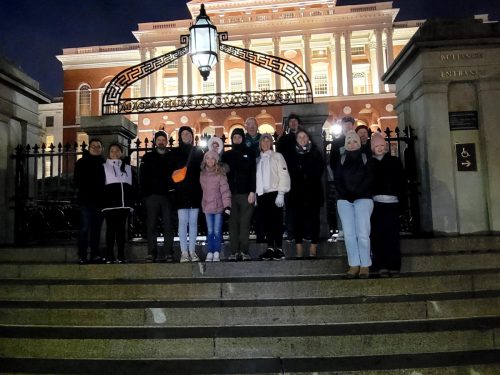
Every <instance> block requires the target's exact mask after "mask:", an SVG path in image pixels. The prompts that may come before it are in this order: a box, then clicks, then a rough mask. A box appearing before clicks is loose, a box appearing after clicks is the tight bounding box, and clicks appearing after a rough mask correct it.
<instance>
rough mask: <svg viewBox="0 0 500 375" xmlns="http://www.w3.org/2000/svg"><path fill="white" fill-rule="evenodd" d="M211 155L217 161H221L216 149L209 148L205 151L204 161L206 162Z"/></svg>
mask: <svg viewBox="0 0 500 375" xmlns="http://www.w3.org/2000/svg"><path fill="white" fill-rule="evenodd" d="M209 157H211V158H212V159H215V162H216V163H218V162H219V154H218V153H217V152H215V151H212V150H209V151H207V152H205V155H203V161H204V162H206V161H207V158H209Z"/></svg>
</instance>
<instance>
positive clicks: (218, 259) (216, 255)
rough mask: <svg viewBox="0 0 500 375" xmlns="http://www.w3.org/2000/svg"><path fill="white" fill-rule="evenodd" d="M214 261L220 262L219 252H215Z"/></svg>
mask: <svg viewBox="0 0 500 375" xmlns="http://www.w3.org/2000/svg"><path fill="white" fill-rule="evenodd" d="M213 261H214V262H220V256H219V252H218V251H215V252H214V258H213Z"/></svg>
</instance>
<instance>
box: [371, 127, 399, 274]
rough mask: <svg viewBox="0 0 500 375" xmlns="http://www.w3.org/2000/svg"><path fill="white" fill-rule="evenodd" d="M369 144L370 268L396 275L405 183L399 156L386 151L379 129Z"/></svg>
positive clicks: (381, 272)
mask: <svg viewBox="0 0 500 375" xmlns="http://www.w3.org/2000/svg"><path fill="white" fill-rule="evenodd" d="M371 148H372V152H373V159H372V160H373V164H374V181H373V191H372V192H373V203H374V206H373V214H372V217H371V222H372V232H371V249H372V260H373V267H372V268H373V269H374V270H375V271H378V272H379V274H380V276H381V277H388V276H389V275H391V276H398V275H399V271H400V269H401V249H400V245H399V228H400V224H399V212H400V211H401V210H400V206H401V204H402V199H401V196H402V194H403V192H404V186H405V181H404V174H403V166H402V165H401V161H400V160H399V158H397V157H395V156H391V155H390V154H389V153H388V152H387V142H386V141H385V139H384V137H383V136H382V135H381V134H380V133H374V134H373V135H372V139H371Z"/></svg>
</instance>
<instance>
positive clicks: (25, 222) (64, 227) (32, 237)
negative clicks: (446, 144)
mask: <svg viewBox="0 0 500 375" xmlns="http://www.w3.org/2000/svg"><path fill="white" fill-rule="evenodd" d="M385 134H386V140H387V142H388V144H389V146H390V150H391V154H393V155H394V156H398V157H399V158H400V159H401V160H402V162H403V165H404V170H405V177H406V182H407V184H406V201H405V202H403V205H404V206H405V207H407V208H406V209H405V212H404V214H403V215H402V216H401V219H402V220H401V221H402V223H401V231H402V232H404V233H413V234H416V233H417V232H418V229H419V227H420V217H419V209H418V187H419V184H418V181H417V173H416V160H415V152H414V143H415V141H416V139H417V138H416V136H415V135H414V134H413V132H412V131H411V130H410V129H407V130H405V131H404V132H400V130H399V129H398V128H396V130H395V132H391V131H390V130H389V129H387V130H386V131H385ZM277 136H278V135H277V134H276V133H275V134H274V138H275V140H276V139H277ZM323 136H324V137H323V139H324V148H325V153H326V160H329V146H330V144H331V139H327V138H328V137H327V134H323ZM209 138H210V136H208V135H203V136H201V137H198V136H197V137H195V144H196V145H200V147H201V146H203V148H204V147H206V146H205V145H206V142H207V141H208V140H209ZM221 139H222V140H223V142H224V147H225V148H230V147H231V145H230V144H228V143H227V142H226V141H227V139H226V137H225V136H222V137H221ZM174 142H175V141H174V139H173V138H170V140H169V145H168V147H169V148H172V147H174ZM153 147H154V144H153V142H152V141H149V140H148V139H145V140H144V142H141V141H139V140H136V141H133V142H132V141H129V145H128V155H129V157H130V164H131V166H132V168H133V171H134V172H135V173H136V174H137V175H139V173H140V161H141V158H142V156H143V155H144V154H145V153H146V152H148V151H151V150H152V149H153ZM86 148H87V145H86V144H85V143H82V144H81V145H78V144H76V143H75V144H67V145H65V146H63V145H61V144H59V145H58V146H54V145H52V144H51V145H49V146H46V145H45V144H42V145H41V146H38V145H34V146H30V145H27V146H18V147H17V148H16V150H15V153H14V155H12V158H13V159H14V160H15V168H16V170H15V178H16V180H15V197H14V203H15V242H16V244H27V243H38V244H40V243H58V242H61V241H65V240H71V241H76V234H77V229H78V227H79V221H80V213H79V208H78V206H77V204H76V190H75V187H74V185H73V166H74V165H75V163H76V161H77V160H78V158H79V157H81V155H82V153H83V151H84V150H85V149H86ZM330 187H331V184H330ZM333 204H334V202H333ZM134 208H135V209H134V212H133V213H132V215H131V218H130V220H129V238H144V237H145V225H144V209H143V207H142V202H141V201H140V200H137V202H136V204H135V207H134ZM327 209H328V211H329V214H330V215H331V213H332V212H333V213H335V208H334V206H333V207H332V199H329V200H328V206H327ZM174 216H175V215H174ZM174 219H175V218H174ZM203 222H204V221H203V220H200V227H199V233H200V234H203V233H204V224H203ZM331 229H332V228H331ZM159 230H160V229H159ZM158 234H159V235H160V236H161V233H160V232H158Z"/></svg>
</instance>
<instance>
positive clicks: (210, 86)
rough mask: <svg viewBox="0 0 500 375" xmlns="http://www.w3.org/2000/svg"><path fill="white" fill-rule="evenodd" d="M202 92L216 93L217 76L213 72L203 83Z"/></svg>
mask: <svg viewBox="0 0 500 375" xmlns="http://www.w3.org/2000/svg"><path fill="white" fill-rule="evenodd" d="M201 92H202V93H203V94H214V93H215V78H214V75H213V74H212V75H210V76H208V78H207V80H206V81H203V82H202V83H201Z"/></svg>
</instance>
